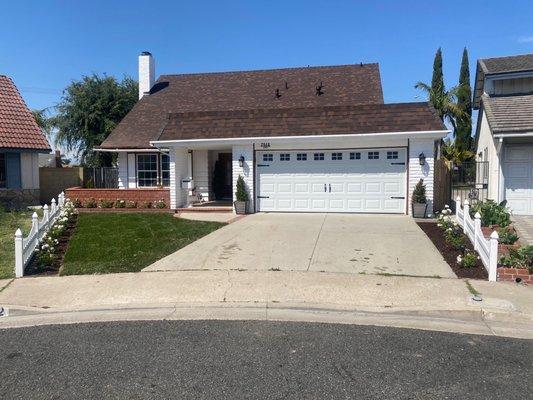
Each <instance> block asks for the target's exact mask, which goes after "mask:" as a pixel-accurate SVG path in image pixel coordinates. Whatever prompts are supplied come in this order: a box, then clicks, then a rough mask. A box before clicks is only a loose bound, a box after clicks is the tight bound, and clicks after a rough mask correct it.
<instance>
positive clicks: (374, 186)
mask: <svg viewBox="0 0 533 400" xmlns="http://www.w3.org/2000/svg"><path fill="white" fill-rule="evenodd" d="M256 166H257V186H256V187H257V204H258V211H302V212H361V213H405V209H406V208H405V204H406V203H405V202H406V199H405V197H406V196H405V190H406V149H405V148H391V149H354V150H298V151H260V152H257V154H256Z"/></svg>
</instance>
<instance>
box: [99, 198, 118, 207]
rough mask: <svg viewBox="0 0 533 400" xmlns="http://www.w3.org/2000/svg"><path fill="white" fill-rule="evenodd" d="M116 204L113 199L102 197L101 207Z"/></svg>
mask: <svg viewBox="0 0 533 400" xmlns="http://www.w3.org/2000/svg"><path fill="white" fill-rule="evenodd" d="M114 204H115V202H114V201H113V200H106V199H100V208H113V205H114Z"/></svg>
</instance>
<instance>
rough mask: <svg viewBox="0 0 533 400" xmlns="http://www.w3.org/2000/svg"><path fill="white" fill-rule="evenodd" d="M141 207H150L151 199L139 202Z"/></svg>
mask: <svg viewBox="0 0 533 400" xmlns="http://www.w3.org/2000/svg"><path fill="white" fill-rule="evenodd" d="M141 208H152V202H151V201H143V202H142V203H141Z"/></svg>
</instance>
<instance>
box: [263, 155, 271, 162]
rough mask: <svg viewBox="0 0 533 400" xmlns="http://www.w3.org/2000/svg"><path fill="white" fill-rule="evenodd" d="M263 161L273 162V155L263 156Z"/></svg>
mask: <svg viewBox="0 0 533 400" xmlns="http://www.w3.org/2000/svg"><path fill="white" fill-rule="evenodd" d="M263 161H274V155H273V154H263Z"/></svg>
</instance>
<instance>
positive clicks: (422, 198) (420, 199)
mask: <svg viewBox="0 0 533 400" xmlns="http://www.w3.org/2000/svg"><path fill="white" fill-rule="evenodd" d="M411 202H412V203H427V198H426V185H424V180H423V179H420V180H419V181H418V183H417V184H416V186H415V188H414V190H413V196H412V198H411Z"/></svg>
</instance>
